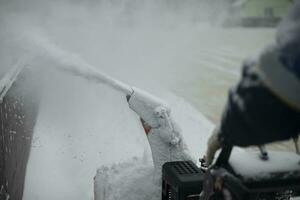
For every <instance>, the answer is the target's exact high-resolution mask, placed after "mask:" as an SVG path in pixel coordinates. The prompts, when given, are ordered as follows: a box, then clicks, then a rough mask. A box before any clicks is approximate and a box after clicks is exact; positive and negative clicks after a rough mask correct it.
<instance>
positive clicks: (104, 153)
mask: <svg viewBox="0 0 300 200" xmlns="http://www.w3.org/2000/svg"><path fill="white" fill-rule="evenodd" d="M16 2H17V1H16ZM32 2H33V3H32V4H29V5H34V6H32V7H30V6H23V7H21V6H18V5H14V3H11V4H9V5H6V7H2V9H6V11H5V13H6V15H5V19H3V18H2V21H1V24H2V25H3V26H4V27H5V29H4V30H5V31H3V32H2V33H1V37H0V38H1V44H2V47H1V57H5V58H6V60H5V59H4V60H3V61H2V64H3V65H8V64H9V63H10V60H9V59H11V60H13V59H18V57H19V56H21V55H22V54H23V53H24V52H27V53H28V54H34V55H36V54H37V53H36V52H39V49H38V47H39V44H38V42H37V41H36V40H35V39H36V37H40V36H41V37H45V38H47V39H48V40H49V41H51V42H52V43H53V44H56V45H57V46H58V47H61V48H62V49H64V50H65V51H67V52H70V54H74V55H75V56H76V57H80V58H81V59H83V60H85V61H86V62H88V63H89V64H91V65H93V66H96V67H97V68H98V69H99V70H101V71H104V72H106V73H108V74H110V75H111V76H114V77H116V78H118V79H120V80H122V81H124V82H126V83H128V84H130V85H133V86H136V87H139V88H142V89H144V90H146V91H148V92H151V93H152V94H154V95H157V96H159V97H161V98H163V99H164V100H166V101H167V102H169V104H170V105H171V107H172V112H173V115H174V117H175V119H176V121H177V122H178V123H179V125H181V128H182V129H183V135H184V137H185V139H186V141H187V143H188V145H189V147H190V149H191V152H192V154H193V156H194V157H195V158H198V157H200V156H202V154H203V151H204V149H205V145H206V140H207V137H208V135H209V134H210V131H211V130H212V128H213V126H214V125H213V124H214V123H215V122H217V121H218V119H219V118H220V113H221V111H222V107H223V105H224V103H225V101H226V94H227V91H228V89H229V87H230V86H231V85H232V84H234V82H236V81H237V80H238V77H239V73H240V68H241V63H242V61H243V60H244V59H245V58H247V57H249V56H250V57H253V56H255V54H257V53H258V52H259V50H260V49H261V48H262V47H263V46H264V45H265V44H268V43H269V42H271V41H272V40H273V36H274V29H245V28H220V27H215V26H211V25H210V24H209V23H207V22H203V21H201V20H196V21H195V20H194V18H193V17H194V16H193V15H192V14H190V13H188V12H181V13H180V14H178V13H176V12H175V11H168V12H166V11H165V12H162V11H161V10H157V9H156V8H157V7H155V5H152V4H150V3H149V2H148V1H145V2H148V3H146V4H145V5H144V6H143V7H142V8H143V9H140V8H139V7H138V6H136V7H135V6H132V5H131V6H130V5H129V6H128V5H127V4H126V3H125V2H126V1H120V2H123V4H124V5H123V4H122V6H120V5H119V4H117V6H116V5H115V4H113V3H107V4H104V5H102V4H101V5H99V4H98V3H93V1H89V3H80V2H77V3H76V2H75V3H74V2H72V3H70V1H64V2H63V3H58V2H48V1H45V2H44V4H42V3H37V2H35V1H32ZM103 2H105V1H103ZM127 2H131V1H129V0H128V1H127ZM132 2H134V1H132ZM34 3H35V4H34ZM133 5H134V4H133ZM126 6H127V7H126ZM20 7H21V8H22V9H21V8H20ZM17 8H18V9H19V10H18V9H17ZM128 8H130V9H128ZM199 9H201V7H199ZM33 10H34V12H32V11H33ZM3 13H4V12H3ZM198 17H199V16H198ZM12 32H13V34H10V33H12ZM23 32H26V34H25V35H26V36H24V38H25V39H24V38H23V35H22V34H21V33H23ZM7 38H8V39H9V40H7ZM28 38H29V39H28ZM25 40H28V41H29V42H28V41H26V42H24V41H25ZM12 44H13V45H12ZM23 48H24V49H26V51H22V49H23ZM5 49H6V50H7V49H9V51H8V52H7V51H5ZM12 55H13V56H12ZM34 55H33V56H34ZM43 56H44V57H47V56H48V55H47V53H44V54H42V55H40V54H39V55H38V56H36V57H35V58H34V59H33V62H32V63H30V65H31V66H32V67H33V68H34V67H35V68H36V67H38V68H41V67H42V70H41V69H39V70H38V72H37V74H40V73H42V72H44V73H43V75H41V76H44V77H45V78H44V80H45V83H44V91H43V101H42V104H41V110H40V113H39V117H38V121H37V126H36V128H35V133H34V137H33V144H32V149H31V155H30V160H29V163H28V168H27V177H26V185H25V193H24V200H40V199H43V200H48V199H49V200H50V199H51V200H53V199H55V200H62V199H72V200H83V199H89V200H91V199H93V177H94V176H95V174H96V170H97V168H98V167H100V166H102V165H111V164H113V163H116V164H118V163H123V162H128V160H130V159H132V157H138V158H141V157H143V155H144V154H149V151H150V149H149V145H148V142H147V139H146V136H145V135H144V133H143V130H142V127H141V125H140V124H139V120H138V117H137V116H136V115H135V113H133V112H132V111H130V110H129V108H128V106H127V103H126V100H125V97H124V96H123V95H121V94H119V93H118V92H116V91H113V90H111V89H110V88H107V87H106V86H104V85H101V84H94V83H90V82H88V81H86V80H84V79H81V78H80V77H73V76H70V75H68V74H64V73H61V72H59V71H56V70H53V69H52V68H53V65H55V62H50V63H49V62H46V61H47V59H44V57H43ZM45 60H46V61H45ZM41 71H42V72H41ZM45 74H46V75H45ZM37 84H38V83H37Z"/></svg>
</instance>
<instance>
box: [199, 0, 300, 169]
mask: <svg viewBox="0 0 300 200" xmlns="http://www.w3.org/2000/svg"><path fill="white" fill-rule="evenodd" d="M299 133H300V1H295V2H294V5H293V8H291V10H290V12H289V14H288V16H287V17H286V18H285V19H283V20H282V22H281V23H280V24H279V26H278V28H277V34H276V39H275V42H274V43H273V44H271V45H268V46H267V47H266V48H265V49H264V50H263V51H262V52H261V53H260V54H259V56H258V57H257V58H256V59H253V60H248V61H246V62H245V63H244V65H243V69H242V75H241V79H240V81H239V82H238V83H237V84H236V86H234V87H233V88H232V89H231V90H230V92H229V95H228V102H227V105H226V107H225V109H224V111H223V115H222V119H221V122H220V124H219V125H218V126H217V127H216V128H215V130H214V131H213V133H212V135H211V136H210V138H209V140H208V147H207V150H206V154H205V156H204V160H205V162H206V164H207V165H210V164H211V163H212V161H213V159H214V155H215V153H216V151H217V150H218V149H220V148H222V147H224V146H225V145H232V146H243V147H245V146H250V145H263V144H266V143H270V142H274V141H281V140H287V139H290V138H297V137H298V134H299Z"/></svg>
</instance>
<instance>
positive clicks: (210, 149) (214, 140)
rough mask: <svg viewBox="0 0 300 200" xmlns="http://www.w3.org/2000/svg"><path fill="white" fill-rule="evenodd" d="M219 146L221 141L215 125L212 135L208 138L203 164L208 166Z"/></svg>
mask: <svg viewBox="0 0 300 200" xmlns="http://www.w3.org/2000/svg"><path fill="white" fill-rule="evenodd" d="M220 148H221V142H220V139H219V127H216V128H215V129H214V131H213V133H212V135H211V136H210V137H209V139H208V142H207V149H206V153H205V156H204V157H203V159H204V161H205V164H206V165H207V166H209V165H210V164H211V163H212V161H213V160H214V157H215V153H216V152H217V150H219V149H220Z"/></svg>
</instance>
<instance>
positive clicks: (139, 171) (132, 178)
mask: <svg viewBox="0 0 300 200" xmlns="http://www.w3.org/2000/svg"><path fill="white" fill-rule="evenodd" d="M153 174H154V170H153V167H152V166H151V164H150V163H149V161H145V160H144V159H138V158H133V159H131V160H129V161H128V162H124V163H122V164H115V165H112V166H111V167H101V168H100V169H98V171H97V175H96V177H95V185H94V187H95V188H94V190H95V200H117V199H122V200H137V199H143V200H159V199H160V198H161V192H160V191H161V188H160V182H158V180H156V179H155V177H154V176H153Z"/></svg>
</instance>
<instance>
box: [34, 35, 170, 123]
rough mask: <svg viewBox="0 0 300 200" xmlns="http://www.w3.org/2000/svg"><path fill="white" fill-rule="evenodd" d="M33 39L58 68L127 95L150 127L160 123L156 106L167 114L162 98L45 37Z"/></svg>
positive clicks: (38, 48) (135, 110)
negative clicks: (130, 83)
mask: <svg viewBox="0 0 300 200" xmlns="http://www.w3.org/2000/svg"><path fill="white" fill-rule="evenodd" d="M35 39H36V40H35V41H34V44H35V46H36V47H37V50H38V51H39V53H42V54H45V55H42V56H43V57H46V58H47V59H50V61H51V62H52V60H54V62H55V63H54V66H55V67H56V68H57V69H58V70H60V71H64V72H67V73H69V74H71V75H74V76H80V77H82V78H84V79H86V80H88V81H93V82H95V83H103V84H105V85H108V86H110V87H112V88H113V89H115V90H117V91H119V92H122V93H123V94H125V95H126V96H128V99H127V100H128V104H129V107H130V108H131V109H132V110H133V111H134V112H136V114H137V115H138V116H139V117H141V118H142V119H143V120H145V121H146V122H147V123H148V124H149V125H150V126H151V127H158V126H159V125H160V121H159V119H158V118H159V117H158V115H157V113H156V110H157V108H163V109H162V110H166V112H167V113H168V115H169V113H170V108H169V106H168V104H167V103H166V102H164V101H163V100H161V99H159V98H157V97H155V96H153V95H152V94H149V93H147V92H145V91H143V90H141V89H138V88H135V87H131V86H129V85H127V84H124V83H123V82H121V81H119V80H116V79H114V78H112V77H110V76H109V75H107V74H104V73H102V72H100V71H98V70H97V69H96V68H95V67H93V66H91V65H89V64H87V63H86V62H85V61H84V60H83V59H81V58H80V57H79V56H76V55H74V54H72V53H69V52H67V51H64V50H63V49H61V48H59V47H58V46H57V45H55V44H53V43H51V42H50V41H49V40H48V39H47V38H45V37H41V36H40V35H37V37H35Z"/></svg>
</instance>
